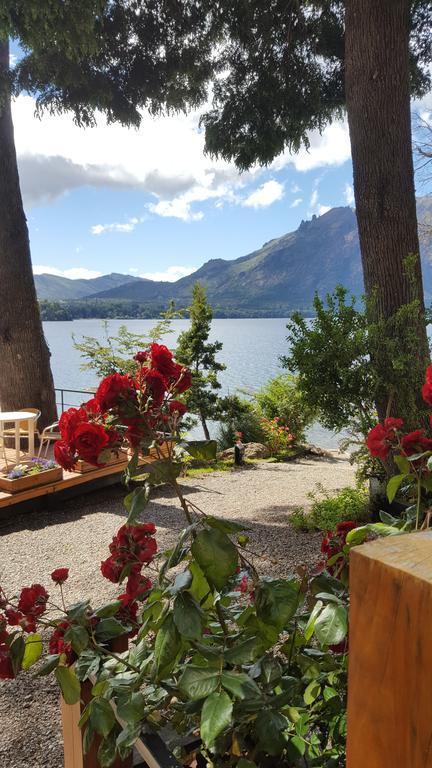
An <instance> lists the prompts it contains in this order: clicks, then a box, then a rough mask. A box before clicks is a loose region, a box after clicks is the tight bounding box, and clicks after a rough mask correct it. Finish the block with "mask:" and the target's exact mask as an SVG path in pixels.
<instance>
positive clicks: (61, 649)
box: [48, 621, 75, 666]
mask: <svg viewBox="0 0 432 768" xmlns="http://www.w3.org/2000/svg"><path fill="white" fill-rule="evenodd" d="M69 627H70V624H69V622H68V621H62V622H61V623H60V624H57V626H56V628H55V630H54V632H53V633H52V635H51V637H50V639H49V644H48V649H49V652H50V653H52V654H56V653H64V654H65V656H66V664H67V666H70V665H71V664H73V662H74V661H75V653H74V651H73V650H72V646H71V644H70V643H66V642H65V639H64V634H65V632H66V630H67V629H69Z"/></svg>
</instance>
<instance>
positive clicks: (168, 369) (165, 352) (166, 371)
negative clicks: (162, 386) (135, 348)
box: [150, 343, 176, 379]
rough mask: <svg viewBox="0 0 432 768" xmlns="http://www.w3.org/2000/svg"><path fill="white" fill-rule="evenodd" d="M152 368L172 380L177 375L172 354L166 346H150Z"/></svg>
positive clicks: (154, 344)
mask: <svg viewBox="0 0 432 768" xmlns="http://www.w3.org/2000/svg"><path fill="white" fill-rule="evenodd" d="M150 356H151V366H152V368H154V369H155V370H156V371H158V372H159V373H161V374H162V376H165V378H167V379H171V378H172V377H173V376H175V375H176V363H175V362H174V360H173V356H172V352H170V350H169V349H168V347H166V346H165V345H164V344H156V343H153V344H150Z"/></svg>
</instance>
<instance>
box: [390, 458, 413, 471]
mask: <svg viewBox="0 0 432 768" xmlns="http://www.w3.org/2000/svg"><path fill="white" fill-rule="evenodd" d="M394 462H395V464H396V466H397V467H398V468H399V469H400V471H401V472H402V474H404V475H407V474H409V472H410V471H411V465H410V463H409V461H408V459H407V458H406V457H405V456H401V455H399V456H394Z"/></svg>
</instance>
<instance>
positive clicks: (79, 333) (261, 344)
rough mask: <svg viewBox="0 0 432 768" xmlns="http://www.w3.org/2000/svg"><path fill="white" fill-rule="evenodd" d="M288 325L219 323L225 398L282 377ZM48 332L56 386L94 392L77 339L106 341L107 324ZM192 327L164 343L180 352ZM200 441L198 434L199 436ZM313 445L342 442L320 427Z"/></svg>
mask: <svg viewBox="0 0 432 768" xmlns="http://www.w3.org/2000/svg"><path fill="white" fill-rule="evenodd" d="M286 323H287V320H284V319H283V318H265V319H260V318H251V319H239V320H237V319H217V320H213V323H212V330H211V336H210V340H211V341H216V340H217V341H221V342H222V344H223V348H222V351H221V352H220V354H219V356H218V359H219V360H220V362H221V363H224V364H225V365H226V370H225V371H223V372H222V373H221V374H220V376H219V380H220V382H221V385H222V390H221V394H224V395H228V394H235V393H237V392H238V391H239V390H242V389H245V390H249V391H254V390H257V389H259V388H260V387H261V386H262V385H263V384H265V383H266V381H268V380H269V379H271V378H273V377H274V376H276V375H277V374H278V373H280V372H281V371H282V368H281V366H280V362H279V358H280V356H281V355H284V354H286V353H287V351H288V343H287V341H286ZM155 324H156V321H155V320H109V321H108V330H109V333H110V335H116V333H117V331H118V329H119V327H120V326H121V325H126V326H127V327H128V329H129V330H130V331H131V332H132V333H139V334H140V333H147V332H148V331H149V330H150V329H151V328H153V327H154V326H155ZM43 325H44V331H45V335H46V339H47V341H48V344H49V347H50V350H51V355H52V358H51V365H52V370H53V374H54V381H55V386H56V387H58V388H61V389H94V388H95V387H96V386H97V383H98V381H97V377H96V375H95V373H94V372H93V371H83V370H81V365H82V363H83V362H84V361H83V358H82V357H81V356H80V353H79V352H78V351H77V350H76V349H75V348H74V346H73V340H72V336H74V337H75V338H76V340H77V341H80V340H81V339H82V337H83V336H95V337H96V338H98V339H99V340H100V341H101V342H103V339H104V335H105V334H104V327H103V323H102V321H101V320H74V321H73V322H66V321H65V322H61V321H56V322H45V323H44V324H43ZM188 327H189V321H188V320H174V321H173V323H172V329H173V332H172V333H170V334H168V335H167V336H165V338H164V339H163V343H165V344H166V345H167V346H168V347H175V343H176V340H177V337H178V335H179V333H181V331H183V330H184V329H185V328H188ZM66 402H67V403H68V404H70V405H76V404H78V403H79V402H80V396H77V395H75V396H74V395H71V394H67V400H66ZM194 436H196V437H200V436H201V435H199V434H198V432H196V434H195V435H194ZM308 437H309V439H310V441H311V442H313V443H316V444H317V445H321V446H323V447H332V448H336V447H337V445H338V437H337V436H335V435H334V434H333V433H331V432H328V430H325V429H323V428H322V427H320V426H319V425H318V424H317V425H314V426H313V427H312V428H311V429H310V430H309V434H308Z"/></svg>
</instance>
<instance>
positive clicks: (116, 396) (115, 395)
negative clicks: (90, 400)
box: [95, 373, 135, 413]
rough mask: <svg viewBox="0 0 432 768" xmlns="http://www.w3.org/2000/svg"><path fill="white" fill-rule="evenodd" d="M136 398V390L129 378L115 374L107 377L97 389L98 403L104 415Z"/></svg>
mask: <svg viewBox="0 0 432 768" xmlns="http://www.w3.org/2000/svg"><path fill="white" fill-rule="evenodd" d="M134 397H135V389H134V387H133V384H132V381H131V379H130V378H129V376H123V375H122V374H120V373H113V374H111V376H107V377H106V378H105V379H103V381H101V383H100V384H99V386H98V388H97V392H96V395H95V398H96V401H97V403H98V404H99V407H100V409H101V411H102V413H105V412H106V411H109V410H110V409H111V408H115V407H116V406H119V405H121V403H122V401H126V400H130V399H131V398H134Z"/></svg>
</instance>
